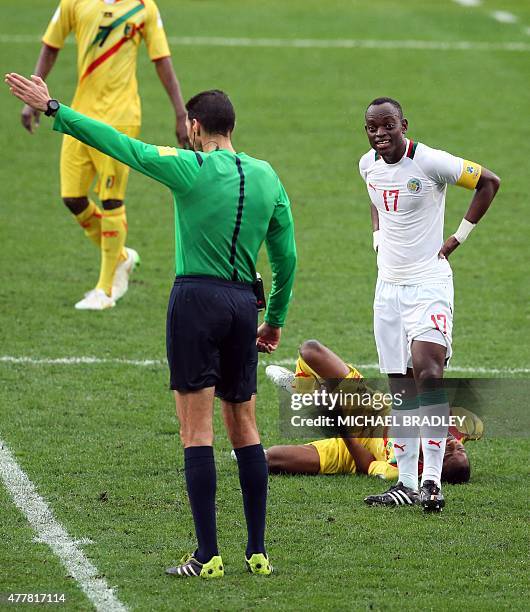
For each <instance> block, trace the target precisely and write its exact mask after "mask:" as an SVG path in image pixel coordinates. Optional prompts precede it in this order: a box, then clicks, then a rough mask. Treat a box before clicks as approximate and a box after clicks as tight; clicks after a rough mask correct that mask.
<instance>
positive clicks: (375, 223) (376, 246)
mask: <svg viewBox="0 0 530 612" xmlns="http://www.w3.org/2000/svg"><path fill="white" fill-rule="evenodd" d="M370 215H371V217H372V232H373V241H372V244H373V247H374V251H375V252H376V253H377V251H378V249H379V213H378V211H377V208H376V207H375V206H374V205H373V204H372V203H370Z"/></svg>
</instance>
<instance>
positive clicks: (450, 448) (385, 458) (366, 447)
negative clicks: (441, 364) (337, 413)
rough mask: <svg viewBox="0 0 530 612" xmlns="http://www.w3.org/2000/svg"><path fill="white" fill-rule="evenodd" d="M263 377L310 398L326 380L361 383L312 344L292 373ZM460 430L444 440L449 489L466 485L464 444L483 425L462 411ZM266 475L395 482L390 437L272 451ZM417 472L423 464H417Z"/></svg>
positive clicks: (399, 499)
mask: <svg viewBox="0 0 530 612" xmlns="http://www.w3.org/2000/svg"><path fill="white" fill-rule="evenodd" d="M266 372H267V376H268V377H269V378H270V379H271V380H272V381H273V382H274V384H276V385H277V386H279V387H281V388H283V389H285V390H286V391H288V392H291V393H292V392H296V393H310V392H311V391H313V390H314V389H318V388H319V387H320V386H321V385H322V384H323V382H324V381H325V380H337V379H351V378H360V377H361V374H360V372H359V371H358V370H357V369H356V368H354V367H353V366H351V365H348V364H346V363H345V362H344V361H343V360H342V359H341V358H340V357H339V356H338V355H336V354H335V353H333V351H331V350H330V349H328V348H327V347H326V346H324V345H323V344H321V343H320V342H318V341H316V340H306V341H305V342H304V343H303V344H302V346H301V347H300V352H299V357H298V360H297V363H296V372H294V373H293V372H291V371H290V370H287V369H286V368H283V367H280V366H275V365H272V366H268V367H267V370H266ZM455 410H456V411H459V412H460V413H465V415H466V417H467V418H466V421H465V425H464V427H462V428H460V429H457V428H455V427H452V428H451V429H450V433H449V436H448V438H447V444H446V449H445V456H444V461H443V468H442V479H443V480H444V481H446V482H449V483H452V484H460V483H464V482H467V481H468V480H469V478H470V473H471V468H470V464H469V459H468V457H467V453H466V451H465V448H464V446H463V443H464V442H466V441H467V440H474V439H478V438H480V437H481V436H482V431H483V427H482V422H481V421H480V419H478V417H476V416H475V415H472V414H471V413H470V412H468V411H464V410H463V409H455ZM267 461H268V464H269V471H270V472H272V473H289V474H355V473H359V474H368V475H370V476H379V477H380V478H384V479H386V480H395V479H397V477H398V469H397V465H396V460H395V455H394V441H393V440H392V439H391V438H387V437H384V438H381V437H380V438H328V439H325V440H317V441H315V442H311V443H309V444H303V445H286V446H273V447H271V448H269V449H268V450H267ZM418 469H419V472H420V473H421V469H422V461H421V458H420V461H419V468H418ZM381 503H383V505H401V504H412V503H413V500H411V498H410V497H409V496H407V495H406V494H404V495H400V494H398V495H397V496H390V497H389V499H388V500H383V501H382V502H381Z"/></svg>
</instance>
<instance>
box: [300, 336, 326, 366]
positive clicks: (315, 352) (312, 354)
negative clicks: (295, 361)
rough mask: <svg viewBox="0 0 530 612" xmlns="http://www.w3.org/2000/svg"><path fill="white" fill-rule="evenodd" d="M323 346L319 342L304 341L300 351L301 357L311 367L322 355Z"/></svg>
mask: <svg viewBox="0 0 530 612" xmlns="http://www.w3.org/2000/svg"><path fill="white" fill-rule="evenodd" d="M322 349H323V346H322V344H320V342H319V341H318V340H304V342H302V344H301V346H300V348H299V349H298V351H299V353H300V356H301V357H302V359H303V360H304V361H305V362H306V363H307V365H308V366H309V367H312V366H311V363H314V361H315V359H317V358H318V356H319V355H320V354H321V353H322Z"/></svg>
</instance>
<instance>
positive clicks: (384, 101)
mask: <svg viewBox="0 0 530 612" xmlns="http://www.w3.org/2000/svg"><path fill="white" fill-rule="evenodd" d="M380 104H391V105H392V106H393V107H394V108H395V109H396V110H397V112H398V113H399V117H400V119H403V109H402V108H401V104H400V103H399V102H398V101H397V100H394V98H376V99H375V100H372V101H371V102H370V104H368V106H367V107H366V110H368V109H369V108H370V106H379V105H380Z"/></svg>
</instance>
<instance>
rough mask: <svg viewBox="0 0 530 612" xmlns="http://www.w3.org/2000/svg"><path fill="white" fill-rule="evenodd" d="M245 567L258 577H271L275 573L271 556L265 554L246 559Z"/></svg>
mask: <svg viewBox="0 0 530 612" xmlns="http://www.w3.org/2000/svg"><path fill="white" fill-rule="evenodd" d="M245 565H246V566H247V570H248V571H249V572H250V573H251V574H256V575H258V576H270V575H271V574H272V572H273V571H274V569H273V567H272V565H271V562H270V561H269V556H268V555H264V554H263V553H254V554H253V555H251V556H250V559H247V558H246V557H245Z"/></svg>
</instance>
